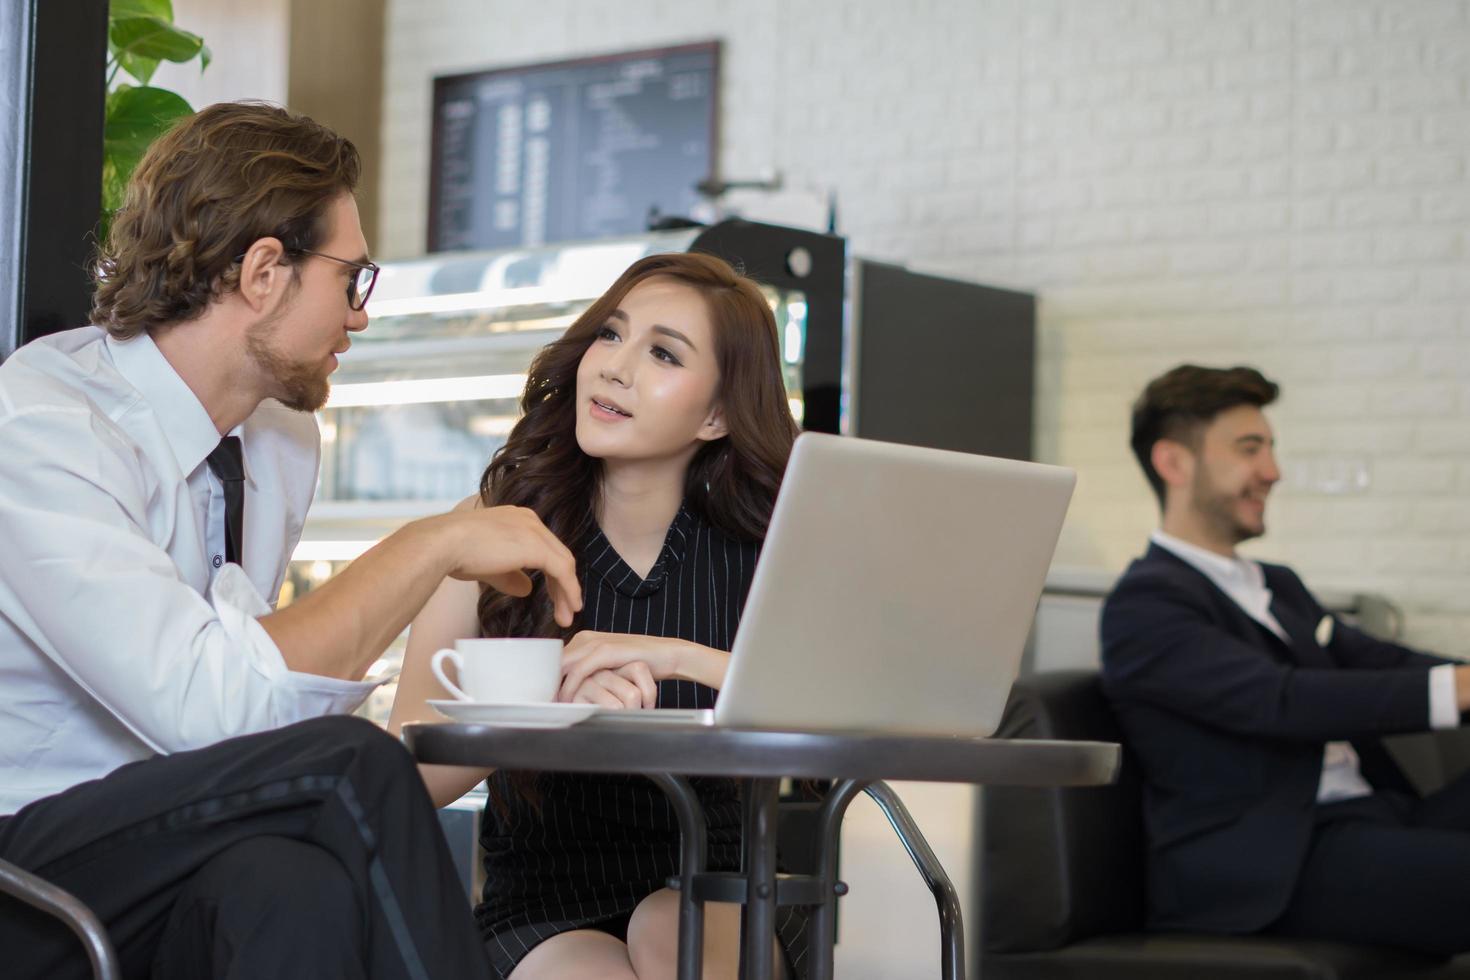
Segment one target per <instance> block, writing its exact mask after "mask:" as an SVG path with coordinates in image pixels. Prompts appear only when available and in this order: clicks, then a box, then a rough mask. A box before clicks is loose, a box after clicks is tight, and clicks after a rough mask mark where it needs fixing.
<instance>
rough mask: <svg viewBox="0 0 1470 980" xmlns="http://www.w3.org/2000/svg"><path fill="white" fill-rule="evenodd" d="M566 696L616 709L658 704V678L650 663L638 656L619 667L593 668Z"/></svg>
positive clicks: (580, 702) (579, 701) (582, 702)
mask: <svg viewBox="0 0 1470 980" xmlns="http://www.w3.org/2000/svg"><path fill="white" fill-rule="evenodd" d="M566 700H568V701H571V702H573V703H576V704H596V705H600V706H601V707H604V708H613V709H620V708H656V707H658V682H657V681H655V680H654V679H653V674H652V673H650V672H649V670H648V665H647V664H645V663H644V662H643V661H641V660H635V661H633V662H632V663H630V664H628V665H627V666H625V667H619V668H618V669H617V670H599V671H596V672H594V673H593V674H592V675H591V676H589V677H588V678H587V679H586V680H585V681H583V682H582V684H581V686H580V687H578V688H577V690H576V691H574V692H573V693H572V696H571V697H569V698H566Z"/></svg>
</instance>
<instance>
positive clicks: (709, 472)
mask: <svg viewBox="0 0 1470 980" xmlns="http://www.w3.org/2000/svg"><path fill="white" fill-rule="evenodd" d="M655 276H661V277H665V278H669V279H674V280H676V281H678V282H681V283H684V284H686V285H688V286H692V287H693V288H694V289H696V290H698V291H699V293H700V294H701V295H702V296H703V297H704V300H705V303H706V304H707V305H708V308H709V313H710V320H711V323H712V325H713V327H714V336H715V358H716V361H717V363H718V365H719V374H720V381H719V389H718V391H717V393H716V397H717V398H719V399H720V400H721V403H722V406H721V407H722V408H723V411H724V417H725V423H726V427H727V430H728V434H727V435H726V436H725V437H724V438H721V439H717V440H714V441H712V442H708V443H705V444H704V445H703V446H701V447H700V448H699V450H698V452H696V453H695V455H694V458H693V460H692V461H691V462H690V464H689V470H688V473H687V475H686V477H685V480H684V487H685V489H684V499H685V503H686V504H687V505H688V507H689V508H690V510H692V511H694V512H695V513H697V514H699V515H700V516H701V517H703V518H704V519H705V520H707V521H708V522H709V523H710V524H712V525H713V526H715V527H716V528H718V529H719V530H721V531H723V532H724V533H725V534H727V535H730V536H731V537H733V538H736V539H739V540H745V541H759V540H761V539H762V538H764V537H765V533H766V526H767V525H768V524H769V523H770V520H771V509H772V508H773V507H774V506H775V502H776V491H777V490H778V489H779V488H780V485H781V476H782V474H783V473H784V472H785V471H786V460H787V458H788V457H789V456H790V455H791V444H792V443H793V442H794V441H795V440H796V435H797V427H796V423H795V421H793V420H792V418H791V409H790V406H789V404H788V403H787V400H786V388H785V386H784V384H783V382H782V378H781V353H780V344H779V340H778V337H777V332H776V319H775V317H774V316H773V315H772V314H771V307H770V305H769V304H768V303H767V302H766V299H765V297H764V296H763V295H762V294H761V291H760V287H759V286H757V285H756V284H755V282H754V281H752V280H750V279H748V278H746V277H745V276H742V275H739V274H738V273H736V272H735V270H734V269H732V268H731V267H730V265H729V264H728V263H726V262H725V261H724V260H723V259H719V258H716V257H715V256H712V255H703V254H699V253H696V252H686V253H673V254H667V255H651V256H648V257H647V258H643V259H640V260H639V261H637V262H635V263H633V265H632V266H630V267H629V268H628V270H627V271H626V272H624V273H623V274H622V275H621V276H619V277H618V280H617V281H616V282H614V283H613V284H612V286H611V287H610V288H609V289H608V291H607V292H606V293H604V294H603V295H602V297H601V298H599V299H598V300H597V301H596V302H594V303H593V304H592V305H591V306H589V307H588V308H587V310H586V311H585V312H584V313H583V314H582V315H581V316H579V317H578V318H577V320H576V322H574V323H573V324H572V325H571V326H570V327H568V328H567V332H566V333H565V334H563V335H562V336H561V337H560V338H558V339H557V340H554V341H552V342H551V343H550V344H547V345H546V346H545V347H543V348H542V349H541V351H540V353H538V354H537V355H536V358H535V360H533V361H532V362H531V368H530V372H529V373H528V375H527V377H526V388H525V392H524V393H523V394H522V396H521V411H522V413H523V414H522V416H521V419H520V421H518V422H517V423H516V425H515V427H514V428H513V429H512V430H511V433H510V437H509V438H508V439H507V440H506V443H505V445H504V446H502V447H501V448H500V450H499V451H498V452H497V453H496V454H495V457H494V459H492V460H491V462H490V465H489V467H488V468H487V469H486V470H485V475H484V476H483V477H482V478H481V480H480V499H481V500H482V501H483V502H484V504H485V505H486V506H493V505H498V504H516V505H519V506H522V507H529V508H531V509H532V510H534V511H535V512H536V513H537V515H538V516H540V518H541V520H542V522H543V523H545V524H546V526H547V527H548V528H550V529H551V531H552V533H554V534H555V535H556V536H557V537H558V538H560V539H561V540H563V541H566V542H567V543H569V544H572V545H574V546H575V544H576V543H577V542H578V541H579V540H581V538H582V536H583V535H585V534H586V533H587V532H588V531H589V530H590V529H591V526H592V522H593V520H594V519H595V515H596V512H597V504H598V500H599V497H600V494H601V485H602V465H601V462H600V461H599V460H597V459H594V458H593V457H591V456H588V455H587V454H586V453H584V452H582V449H581V447H580V446H578V444H577V436H576V425H577V420H576V413H577V397H576V396H577V365H578V364H579V363H581V360H582V355H583V354H585V353H586V352H587V348H588V347H590V346H591V345H592V342H593V340H594V339H596V336H597V331H598V329H599V328H601V327H602V326H603V325H604V324H605V323H607V320H608V316H609V315H610V314H611V313H612V312H613V311H614V310H616V309H617V308H618V304H619V303H621V302H622V301H623V297H624V296H626V295H627V294H628V292H629V291H630V290H631V289H632V288H633V287H634V286H636V285H638V284H639V283H640V282H643V281H644V280H645V279H650V278H652V277H655ZM532 580H533V581H534V582H535V588H534V589H533V590H532V592H531V594H530V595H529V596H527V597H526V598H522V599H518V598H515V597H513V596H508V595H505V594H504V593H501V592H497V591H495V590H493V589H487V590H485V591H484V592H483V593H482V594H481V597H480V606H479V613H480V626H481V629H482V631H483V633H484V635H485V636H561V637H563V638H567V637H570V636H571V635H572V634H573V633H575V632H576V631H577V630H578V629H579V628H580V624H577V623H574V624H573V626H572V627H571V628H570V629H568V630H565V631H563V630H561V629H560V628H559V627H558V626H557V624H556V621H555V620H554V619H553V618H552V606H551V601H550V599H549V598H548V596H547V593H546V585H545V583H544V582H543V581H542V580H541V578H540V575H539V574H537V575H533V576H532Z"/></svg>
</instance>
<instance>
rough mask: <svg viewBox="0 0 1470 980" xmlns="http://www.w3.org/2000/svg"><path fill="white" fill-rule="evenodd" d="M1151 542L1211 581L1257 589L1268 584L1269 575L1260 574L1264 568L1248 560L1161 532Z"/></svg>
mask: <svg viewBox="0 0 1470 980" xmlns="http://www.w3.org/2000/svg"><path fill="white" fill-rule="evenodd" d="M1149 540H1151V541H1153V543H1154V544H1156V545H1158V546H1159V547H1161V548H1164V549H1166V550H1168V551H1170V552H1172V553H1173V554H1174V555H1175V556H1176V557H1178V558H1180V559H1183V560H1184V561H1186V562H1188V563H1189V564H1190V565H1192V566H1194V567H1195V568H1196V569H1198V570H1199V571H1200V572H1202V573H1203V574H1204V575H1205V577H1206V578H1208V579H1210V580H1211V581H1212V582H1222V583H1223V582H1229V583H1237V584H1240V585H1247V586H1251V587H1254V588H1260V587H1262V586H1263V585H1265V582H1266V576H1265V573H1263V572H1262V571H1261V566H1260V565H1258V564H1256V563H1255V562H1253V561H1251V560H1249V559H1247V558H1240V557H1235V558H1226V557H1225V556H1224V555H1217V554H1215V552H1213V551H1208V550H1206V549H1204V548H1201V547H1200V546H1199V545H1195V544H1190V543H1189V542H1188V541H1185V540H1184V539H1183V538H1176V537H1175V536H1174V535H1172V534H1169V533H1167V532H1165V531H1163V530H1162V529H1160V530H1156V531H1154V533H1153V534H1152V535H1150V536H1149Z"/></svg>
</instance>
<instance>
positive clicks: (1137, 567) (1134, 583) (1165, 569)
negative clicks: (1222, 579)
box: [1108, 543, 1208, 600]
mask: <svg viewBox="0 0 1470 980" xmlns="http://www.w3.org/2000/svg"><path fill="white" fill-rule="evenodd" d="M1207 584H1208V580H1207V579H1206V578H1205V577H1204V575H1202V574H1201V573H1200V572H1199V571H1198V570H1197V569H1195V568H1193V567H1191V566H1190V565H1189V563H1188V562H1186V561H1184V560H1183V559H1181V558H1179V557H1177V556H1175V555H1173V554H1171V553H1170V552H1169V551H1168V550H1167V549H1164V548H1161V547H1159V546H1158V545H1156V544H1152V543H1151V544H1150V545H1149V546H1148V549H1147V550H1146V551H1144V553H1143V554H1142V555H1140V556H1139V557H1137V558H1135V559H1133V561H1132V562H1130V563H1129V564H1128V567H1127V569H1125V570H1124V572H1123V574H1122V575H1121V576H1119V577H1118V581H1117V582H1116V583H1114V585H1113V589H1112V592H1110V593H1109V595H1108V599H1109V600H1111V599H1113V598H1114V597H1115V596H1118V595H1128V594H1132V593H1136V592H1149V591H1154V590H1168V591H1176V590H1183V591H1197V590H1198V588H1199V587H1200V586H1201V585H1207Z"/></svg>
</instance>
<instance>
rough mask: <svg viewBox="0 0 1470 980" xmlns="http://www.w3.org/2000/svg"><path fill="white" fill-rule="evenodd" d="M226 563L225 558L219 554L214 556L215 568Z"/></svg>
mask: <svg viewBox="0 0 1470 980" xmlns="http://www.w3.org/2000/svg"><path fill="white" fill-rule="evenodd" d="M224 563H225V560H224V559H223V558H221V557H220V556H219V555H215V556H214V567H215V568H219V567H220V566H221V565H223V564H224Z"/></svg>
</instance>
